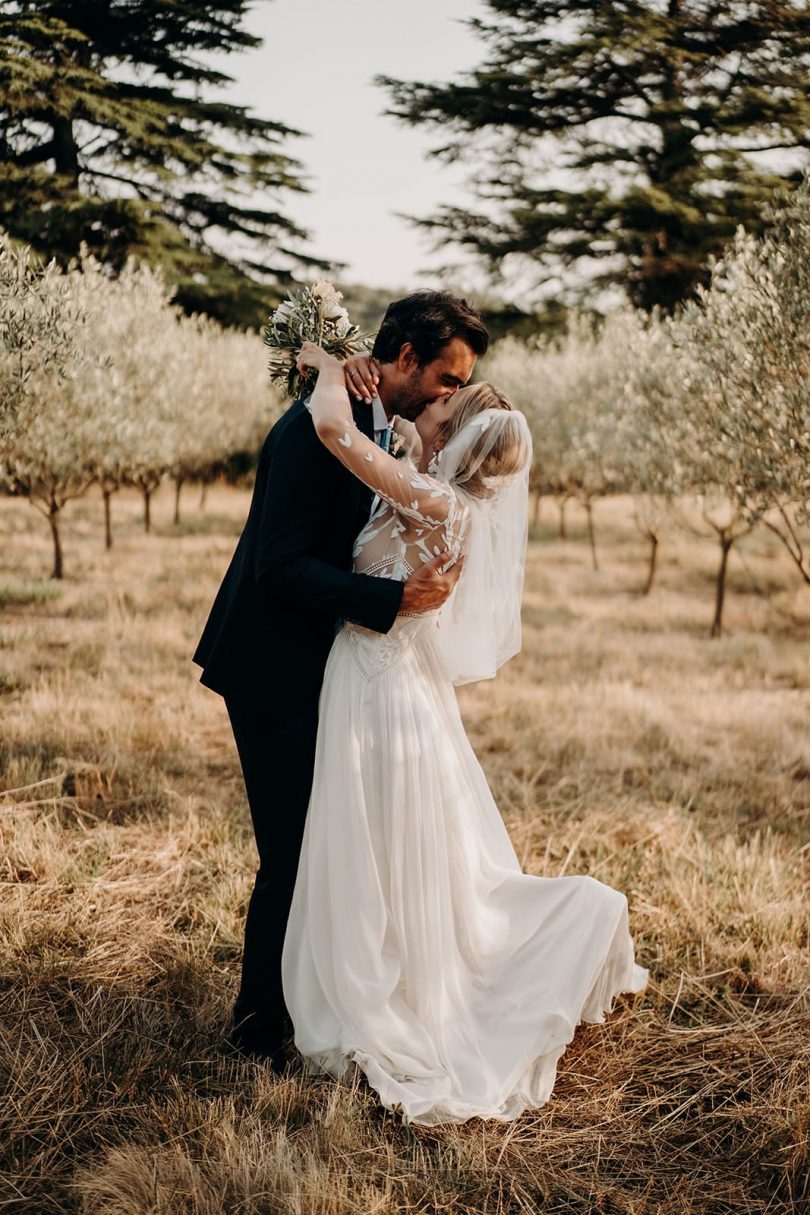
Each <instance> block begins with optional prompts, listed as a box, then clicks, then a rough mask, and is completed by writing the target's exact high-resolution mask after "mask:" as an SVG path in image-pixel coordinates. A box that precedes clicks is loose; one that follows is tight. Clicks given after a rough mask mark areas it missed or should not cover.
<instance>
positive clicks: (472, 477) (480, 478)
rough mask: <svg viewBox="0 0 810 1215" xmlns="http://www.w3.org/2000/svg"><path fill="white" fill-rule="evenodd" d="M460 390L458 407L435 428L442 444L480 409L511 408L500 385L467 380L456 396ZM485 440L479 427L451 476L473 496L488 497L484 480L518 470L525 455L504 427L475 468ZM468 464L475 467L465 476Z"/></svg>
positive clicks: (490, 493) (489, 493) (489, 494)
mask: <svg viewBox="0 0 810 1215" xmlns="http://www.w3.org/2000/svg"><path fill="white" fill-rule="evenodd" d="M462 394H463V399H461V400H459V403H458V408H457V409H455V410H454V411H453V414H452V416H451V417H449V418H448V419H447V421H446V422H444V423H443V424H442V427H441V429H440V431H439V434H440V435H441V438H442V440H443V446H445V447H446V446H447V444H448V443H449V442H450V440H451V439H452V438H453V437H454V436H455V435H457V434H458V433H459V431H460V430H462V429H463V428H464V427H465V426H466V425H467V423H468V422H469V421H470V420H471V419H472V418H474V417H475V416H476V414H479V413H482V412H483V410H485V409H503V410H509V411H510V412H511V411H512V409H513V405H512V403H511V401H510V400H509V399H508V397H506V396H504V394H503V393H502V392H501V391H500V389H499V388H496V387H495V386H494V385H493V384H487V383H483V384H471V385H470V386H469V387H467V388H460V389H459V390H458V393H457V395H458V396H459V397H460V398H461V397H462ZM487 441H488V440H486V439H485V438H484V432H483V431H482V432H481V437H480V439H478V440H477V441H476V442H475V443H473V444H472V446H471V447H470V450H469V452H468V453H467V458H466V460H465V462H464V463H463V464H462V465H460V466H459V468H457V469H456V473H455V478H457V479H458V480H459V481H462V482H463V487H464V492H465V493H466V494H469V495H470V496H471V497H473V498H491V497H492V496H493V494H494V493H495V489H494V488H493V487H492V486H491V485H489V484H488V482H489V480H490V478H492V477H507V476H511V475H512V474H514V473H516V472H519V471H520V469H521V467H522V465H523V461H524V457H525V452H524V450H523V446H524V445H523V442H522V440H520V441H516V439H515V434H514V432H513V431H512V429H511V428H509V429H504V431H503V433H502V435H501V436H500V437H499V438H498V439H496V440H495V442H494V443H493V444H492V449H491V451H489V452H487V454H486V456H485V457H484V459H483V460H482V461H481V463H480V465H479V466H478V467H477V468H476V467H475V466H476V464H477V462H478V456H479V452H480V449H481V447H482V445H483V444H484V443H485V442H487ZM471 467H472V468H475V471H474V472H473V473H470V474H469V475H466V476H465V473H467V472H468V470H469V468H471ZM455 478H454V479H455Z"/></svg>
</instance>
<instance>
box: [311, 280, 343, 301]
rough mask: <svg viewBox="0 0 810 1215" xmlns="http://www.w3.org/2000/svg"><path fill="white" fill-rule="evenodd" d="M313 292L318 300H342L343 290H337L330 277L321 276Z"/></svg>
mask: <svg viewBox="0 0 810 1215" xmlns="http://www.w3.org/2000/svg"><path fill="white" fill-rule="evenodd" d="M312 294H313V295H314V296H315V298H316V300H342V299H343V292H342V291H336V290H335V288H334V287H333V286H332V284H331V283H330V282H329V279H328V278H319V279H318V281H317V283H316V284H315V286H314V287H313V288H312Z"/></svg>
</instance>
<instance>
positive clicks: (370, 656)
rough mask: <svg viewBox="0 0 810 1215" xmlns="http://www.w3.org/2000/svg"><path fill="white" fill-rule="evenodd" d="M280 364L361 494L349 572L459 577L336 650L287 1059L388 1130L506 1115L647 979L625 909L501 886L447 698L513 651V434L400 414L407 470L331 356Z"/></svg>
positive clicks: (496, 399)
mask: <svg viewBox="0 0 810 1215" xmlns="http://www.w3.org/2000/svg"><path fill="white" fill-rule="evenodd" d="M299 365H300V366H301V367H305V366H306V367H311V368H314V369H316V370H317V372H318V382H317V386H316V388H315V391H314V393H313V396H312V399H311V402H310V408H311V412H312V417H313V421H314V424H315V428H316V431H317V434H318V437H319V438H320V440H321V441H322V442H323V443H324V444H325V445H326V446H327V447H328V448H329V450H330V451H331V452H332V453H333V454H334V455H335V456H336V457H337V458H338V459H339V460H341V461H342V462H343V464H344V465H346V467H347V468H348V469H350V471H351V472H352V473H353V474H354V475H355V476H357V477H359V478H360V479H361V480H363V481H364V482H365V483H366V484H367V485H368V486H370V487H371V488H372V489H373V490H374V491H375V493H376V494H377V495H378V504H377V506H376V509H375V510H374V511H373V512H372V515H371V518H370V520H369V522H368V524H367V525H366V527H365V528H364V530H363V531H362V532H361V533H360V535H359V536H358V538H357V542H356V544H355V549H354V568H355V570H356V571H359V572H362V573H366V574H370V575H378V576H381V577H386V578H402V579H405V578H407V577H408V575H409V574H410V573H411V572H412V571H413V569H414V568H415V567H416V565H417V563H419V562H424V561H427V560H429V559H432V558H433V557H434V555H435V554H437V553H440V552H442V551H447V552H448V553H450V554H451V555H452V557H453V558H455V559H457V558H459V557H460V556H461V555H462V554H463V555H464V569H463V572H462V576H461V579H460V581H459V584H458V587H457V589H456V592H455V595H454V597H453V598H452V599H451V600H450V602H449V604H448V605H447V606H446V607H445V608H444V609H443V610H442V612H441V613H439V614H434V615H433V616H419V617H411V618H407V617H403V616H399V617H398V619H397V622H396V624H395V625H394V627H393V628H392V630H391V631H390V632H389V633H387V634H379V633H372V632H370V631H369V630H368V629H365V628H362V627H360V625H357V624H353V623H352V622H351V621H348V620H347V621H345V622H344V623H343V625H342V627H341V628H340V630H339V631H338V634H337V636H336V638H335V642H334V645H333V648H332V651H331V653H330V656H329V660H328V663H327V667H326V672H325V675H324V683H323V689H322V692H321V702H320V725H319V729H318V742H317V753H316V760H315V776H314V783H313V787H312V795H311V799H310V804H309V811H308V814H307V821H306V828H305V833H304V841H303V847H302V851H301V858H300V863H299V867H298V875H297V879H296V886H295V893H294V896H293V902H292V907H291V910H290V916H289V921H288V925H287V933H286V938H285V943H284V953H283V960H282V975H283V983H284V997H285V1001H286V1004H287V1007H288V1009H289V1011H290V1015H291V1017H292V1021H293V1025H294V1027H295V1044H296V1047H297V1048H298V1050H299V1051H300V1053H301V1054H302V1055H303V1056H304V1058H305V1059H306V1060H307V1062H308V1065H309V1067H310V1068H311V1070H322V1071H326V1072H329V1073H331V1074H332V1075H334V1076H341V1075H343V1074H344V1073H345V1072H346V1071H347V1069H349V1068H352V1069H353V1068H355V1067H359V1068H361V1069H362V1071H363V1072H364V1073H365V1075H366V1077H367V1078H368V1081H369V1083H370V1084H371V1086H372V1087H373V1088H374V1089H375V1090H376V1091H377V1093H378V1094H379V1096H380V1099H381V1101H382V1102H383V1104H384V1105H385V1106H387V1107H388V1108H389V1109H392V1110H396V1111H398V1112H400V1113H401V1114H402V1115H403V1117H404V1118H405V1119H406V1121H409V1122H413V1123H420V1124H423V1125H434V1124H437V1123H443V1122H460V1121H464V1120H465V1119H468V1118H471V1117H475V1116H478V1117H481V1118H499V1119H512V1118H516V1117H517V1116H518V1115H519V1114H520V1113H521V1112H522V1111H523V1110H524V1109H526V1108H527V1107H534V1106H540V1105H542V1104H543V1103H544V1102H545V1101H546V1100H547V1099H548V1097H549V1095H550V1093H551V1090H552V1088H553V1085H554V1080H555V1074H556V1066H557V1061H558V1059H559V1058H560V1056H561V1055H562V1053H563V1051H564V1050H565V1047H566V1045H567V1043H569V1042H570V1041H571V1039H572V1037H573V1034H574V1029H575V1027H576V1025H577V1024H578V1022H580V1021H591V1022H597V1021H602V1020H603V1019H604V1014H605V1013H606V1012H607V1011H609V1009H610V1008H611V1005H612V1001H613V998H614V996H615V995H616V994H617V993H619V992H627V991H640V990H642V988H643V987H644V986H645V984H646V979H647V972H646V971H645V970H643V969H642V968H641V967H639V966H637V965H635V962H634V957H633V944H632V941H631V938H630V935H629V931H628V919H627V900H626V898H625V896H624V895H623V894H620V893H619V892H618V891H616V890H613V889H612V888H611V887H609V886H606V885H604V884H602V883H601V882H598V881H596V880H595V879H593V878H590V877H560V878H542V877H533V876H530V875H527V874H524V873H522V872H521V869H520V865H519V862H518V859H517V857H516V855H515V852H514V849H513V848H512V845H511V843H510V840H509V837H508V835H507V832H506V828H505V827H504V824H503V821H502V819H501V816H500V814H499V812H498V809H497V807H496V805H495V803H494V801H493V799H492V795H491V793H490V791H489V788H488V786H487V783H486V780H485V778H484V774H483V772H482V770H481V767H480V766H479V764H478V761H477V760H476V758H475V755H474V753H473V751H472V748H471V746H470V743H469V741H468V739H467V736H466V734H465V731H464V726H463V723H462V720H461V716H460V714H459V710H458V707H457V704H456V697H455V693H454V691H453V684H454V683H463V682H466V681H469V680H473V679H482V678H490V677H492V676H493V675H494V674H495V671H496V670H497V668H498V667H499V666H500V665H501V664H502V663H503V662H505V661H506V660H507V659H508V658H510V657H511V656H512V655H514V654H515V653H517V651H518V649H519V648H520V598H521V591H522V584H523V567H524V561H525V548H526V526H527V525H526V519H527V498H528V490H527V485H528V469H529V464H530V459H531V439H530V436H529V431H528V427H527V424H526V420H525V418H524V417H523V415H522V414H521V413H518V412H517V411H516V410H513V409H512V408H511V406H510V404H509V402H508V401H507V400H506V398H505V397H503V395H502V394H501V393H499V392H498V391H497V390H496V389H495V388H493V387H491V386H490V385H488V384H476V385H473V386H470V387H467V388H462V389H459V390H458V391H457V392H456V393H455V394H454V395H453V396H452V397H450V398H449V399H448V400H446V401H436V402H433V403H432V404H430V405H428V406H427V408H426V409H425V410H424V412H423V413H422V415H421V416H420V417H419V418H418V419H417V421H416V424H415V425H416V430H417V432H418V435H419V438H420V440H421V443H422V454H421V459H420V462H419V466H418V468H415V467H414V466H413V465H412V464H410V463H409V462H407V461H405V460H397V459H395V458H394V457H393V456H392V455H389V454H387V453H386V452H385V451H383V450H381V448H380V447H378V446H377V445H376V444H375V443H374V442H373V441H372V440H370V439H367V438H366V437H365V436H364V435H363V434H362V433H361V432H360V431H359V429H358V428H357V427H356V425H355V424H354V422H353V420H352V412H351V408H350V405H349V399H348V396H347V393H346V390H345V387H344V376H343V369H342V367H341V364H340V363H338V361H337V360H336V359H334V358H332V357H331V356H330V355H328V354H326V353H325V352H324V351H323V350H321V349H320V348H319V347H317V346H314V345H312V344H310V343H307V344H306V345H305V346H304V348H303V349H302V351H301V354H300V356H299Z"/></svg>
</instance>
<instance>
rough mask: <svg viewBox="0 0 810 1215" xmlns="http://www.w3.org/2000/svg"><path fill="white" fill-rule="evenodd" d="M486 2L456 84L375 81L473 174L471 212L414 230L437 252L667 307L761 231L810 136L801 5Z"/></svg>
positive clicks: (446, 214)
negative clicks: (740, 236) (434, 242)
mask: <svg viewBox="0 0 810 1215" xmlns="http://www.w3.org/2000/svg"><path fill="white" fill-rule="evenodd" d="M486 7H487V9H488V16H487V18H482V19H473V20H470V21H469V22H468V23H467V24H468V25H469V26H470V27H471V28H472V29H473V30H474V31H475V33H476V34H477V35H478V37H479V38H480V39H481V42H482V43H483V46H484V48H485V50H484V59H483V62H482V63H481V65H480V66H479V67H477V68H476V69H475V70H473V71H472V72H470V73H468V74H467V75H466V76H465V77H463V78H462V79H460V80H457V81H451V82H449V83H448V82H439V83H434V84H428V83H419V82H415V83H414V82H405V81H401V80H394V79H388V78H382V79H381V81H380V83H382V84H383V85H384V86H385V87H386V88H387V89H388V91H389V93H390V95H391V98H392V102H391V109H390V112H391V113H392V114H394V115H396V116H397V117H399V118H400V119H402V120H404V121H405V122H408V123H410V124H413V125H420V124H423V125H428V126H430V127H434V128H437V129H440V130H441V138H442V141H443V142H442V143H441V145H440V146H439V147H437V148H436V152H435V154H436V155H437V156H439V157H441V158H443V159H445V160H448V161H455V160H461V161H469V163H470V164H471V165H472V166H473V168H474V174H475V176H474V178H473V179H472V182H471V185H472V188H473V190H474V192H475V197H476V199H477V200H478V203H479V204H480V205H479V208H478V209H477V210H468V209H464V208H460V207H444V208H443V209H441V210H440V211H439V213H438V214H437V215H435V216H433V217H432V218H429V219H427V220H423V221H421V222H422V224H423V226H424V227H426V228H427V229H428V230H431V231H434V232H435V233H436V234H437V236H438V238H439V240H440V242H441V243H442V244H445V243H446V242H447V240H448V239H449V240H450V241H451V242H453V243H455V244H456V245H457V246H460V247H461V248H464V249H468V250H472V251H473V253H474V254H476V255H478V256H479V257H480V258H482V259H483V260H484V261H485V263H487V264H488V265H489V266H490V268H491V269H492V270H493V271H496V272H499V273H501V274H503V275H504V276H505V277H506V276H509V277H512V272H513V271H514V270H515V268H516V265H517V264H520V265H525V266H528V267H529V269H530V270H532V271H533V276H534V277H535V279H536V280H537V282H538V283H543V282H544V281H546V280H549V279H550V280H551V282H552V283H553V284H554V286H555V288H556V287H558V284H559V282H560V277H559V276H560V275H561V274H562V278H563V282H564V284H565V286H566V293H567V295H568V296H569V297H570V298H571V299H576V298H578V299H582V298H583V297H585V298H587V297H589V296H592V295H593V293H594V290H595V289H597V288H600V287H608V286H611V285H615V284H619V285H620V286H621V287H622V288H623V289H624V290H625V291H626V293H627V294H628V296H629V298H630V300H631V302H632V303H633V304H635V305H637V306H640V307H642V308H644V309H645V310H651V309H652V308H653V307H654V306H656V305H658V306H660V307H663V308H664V309H666V310H671V309H672V308H673V307H674V306H675V305H676V304H677V303H678V302H679V301H681V300H683V299H685V298H688V297H689V296H690V295H691V293H692V292H693V289H694V287H695V286H696V285H697V284H700V283H703V284H705V283H706V282H707V280H708V265H709V259H710V257H711V255H712V254H718V253H719V252H720V250H721V249H722V247H723V246H724V245H725V244H726V242H727V241H728V240H729V239H730V238H731V237H732V236H733V233H734V230H735V228H736V226H737V225H739V224H744V225H745V226H746V228H747V229H748V230H749V231H751V232H752V233H757V232H760V231H761V230H762V226H763V223H764V222H765V221H764V217H763V216H762V214H761V211H762V208H763V205H764V203H765V202H766V201H767V200H768V199H769V197H770V195H771V194H772V192H773V190H774V188H775V187H776V186H778V185H779V184H784V182H785V181H792V182H794V183H795V182H796V181H797V180H798V177H799V173H798V171H794V169H793V167H792V166H794V165H795V164H796V162H797V152H798V157H799V159H800V161H801V163H806V154H805V153H804V152H803V151H802V149H806V148H807V146H808V135H807V132H808V128H809V127H810V95H808V89H807V78H808V70H810V14H808V11H807V6H806V5H805V4H803V3H799V2H798V0H779V2H777V3H769V4H762V3H760V2H759V0H743V2H742V3H733V4H732V3H730V2H729V0H711V2H710V3H697V2H696V0H671V2H670V3H668V4H666V5H664V4H661V3H660V2H658V0H622V2H621V3H618V4H604V3H599V2H597V0H582V2H579V0H576V2H572V0H487V6H486ZM774 152H776V153H784V155H781V156H779V157H776V158H774V157H773V156H772V155H769V154H770V153H774ZM762 153H764V155H763V154H762ZM513 255H514V256H513ZM572 267H576V274H571V273H570V270H571V268H572Z"/></svg>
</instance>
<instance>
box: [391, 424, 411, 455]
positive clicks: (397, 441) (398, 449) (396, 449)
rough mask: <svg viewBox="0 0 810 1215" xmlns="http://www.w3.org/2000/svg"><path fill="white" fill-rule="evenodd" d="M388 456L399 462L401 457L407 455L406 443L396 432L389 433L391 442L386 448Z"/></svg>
mask: <svg viewBox="0 0 810 1215" xmlns="http://www.w3.org/2000/svg"><path fill="white" fill-rule="evenodd" d="M388 454H389V456H393V457H394V459H395V460H401V459H402V457H403V456H407V454H408V443H407V441H406V439H405V436H404V435H401V434H399V432H398V431H396V430H392V431H391V442H390V444H389V447H388Z"/></svg>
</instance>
